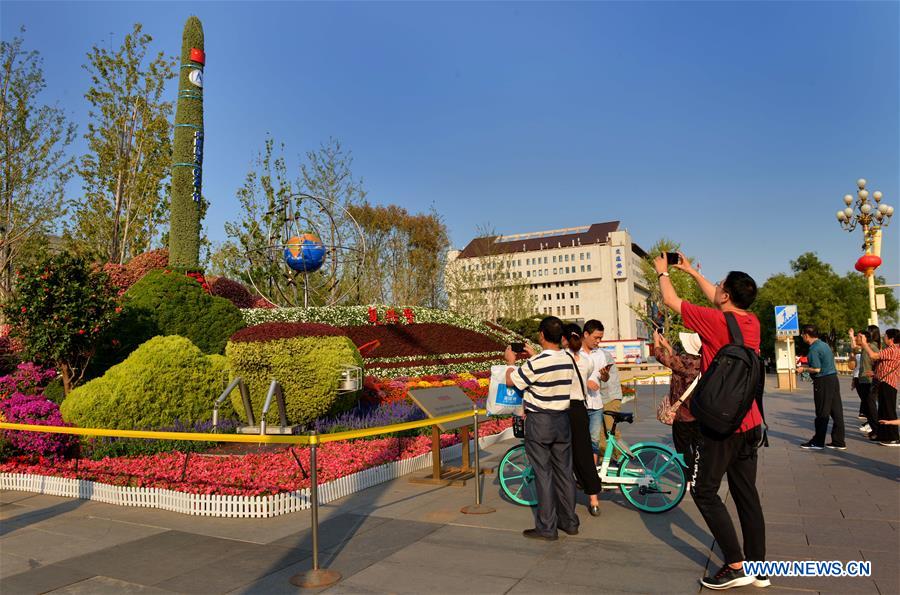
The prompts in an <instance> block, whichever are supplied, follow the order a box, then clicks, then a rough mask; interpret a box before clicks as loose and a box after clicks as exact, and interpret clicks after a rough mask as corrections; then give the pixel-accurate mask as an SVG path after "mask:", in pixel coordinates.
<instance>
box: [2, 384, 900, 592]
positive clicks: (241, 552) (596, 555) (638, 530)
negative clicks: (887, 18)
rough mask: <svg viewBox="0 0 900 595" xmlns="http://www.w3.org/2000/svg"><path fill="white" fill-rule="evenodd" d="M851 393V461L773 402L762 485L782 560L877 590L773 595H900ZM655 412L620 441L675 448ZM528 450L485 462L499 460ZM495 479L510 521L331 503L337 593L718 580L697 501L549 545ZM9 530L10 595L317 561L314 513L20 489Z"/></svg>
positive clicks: (805, 401)
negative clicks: (838, 570) (843, 574)
mask: <svg viewBox="0 0 900 595" xmlns="http://www.w3.org/2000/svg"><path fill="white" fill-rule="evenodd" d="M842 387H843V396H844V411H845V415H846V417H847V421H848V433H847V435H848V442H849V450H847V451H846V452H837V451H828V450H826V451H813V452H807V451H802V450H800V449H799V448H798V447H797V445H798V444H799V443H800V442H801V441H803V440H806V439H808V438H809V437H810V436H811V430H812V396H811V386H810V384H808V383H801V387H800V390H799V391H798V392H796V393H794V394H788V393H780V392H776V391H774V390H773V391H770V392H769V393H768V394H767V400H766V412H767V416H768V421H769V425H770V437H771V438H770V442H771V446H770V448H767V449H764V450H763V451H762V460H761V465H760V478H759V487H760V492H761V495H762V500H763V509H764V511H765V514H766V521H767V527H766V528H767V533H768V552H769V558H770V559H773V560H803V559H810V560H841V561H845V562H846V561H850V560H867V561H871V562H872V564H873V574H874V576H873V577H871V578H830V579H828V578H773V579H772V582H773V586H772V587H771V588H769V589H768V590H767V591H766V592H768V593H810V592H829V593H881V594H887V593H891V594H894V593H898V592H900V562H898V546H900V538H898V535H900V533H898V531H900V491H898V483H897V480H898V463H900V449H890V448H885V447H881V446H878V445H877V444H870V443H868V442H866V441H864V440H863V438H862V435H861V434H859V433H858V432H857V431H856V427H857V426H858V423H857V421H856V411H857V409H856V408H857V404H858V401H857V398H856V395H855V393H851V392H850V391H849V386H848V383H847V382H846V381H843V380H842ZM657 390H659V394H660V395H661V394H662V390H663V389H657ZM653 401H654V395H653V392H652V389H651V388H649V387H647V388H642V389H641V391H640V395H639V400H638V407H637V413H638V421H637V422H636V423H635V424H634V425H632V426H624V427H623V434H624V436H625V438H626V439H627V440H628V441H631V442H635V441H638V440H644V439H654V440H663V441H666V442H670V440H669V439H668V436H667V433H668V428H667V427H664V426H662V425H661V424H659V423H658V422H657V421H656V420H655V418H654V415H653V411H654V409H655V405H654V402H653ZM626 409H627V407H626ZM513 443H514V442H512V441H509V442H506V443H502V444H498V445H496V446H495V447H492V448H491V449H489V451H485V452H484V454H483V457H484V458H485V459H486V463H487V464H490V463H492V462H493V463H496V462H497V460H498V459H499V457H500V456H502V454H503V452H504V451H505V450H506V448H508V447H509V446H511V445H512V444H513ZM496 482H497V480H496V477H495V476H486V480H485V488H484V492H485V502H486V504H489V505H491V506H493V507H495V508H496V509H497V512H496V513H494V514H489V515H483V516H470V515H464V514H461V513H460V512H459V509H460V507H462V506H464V505H466V504H470V503H472V502H473V489H474V488H473V486H472V485H471V483H470V485H469V486H466V487H465V488H452V487H448V488H433V487H428V486H422V485H413V484H410V483H408V482H407V481H406V479H405V478H404V479H400V480H397V481H394V482H390V483H387V484H383V485H381V486H377V487H375V488H372V489H369V490H366V491H364V492H361V493H359V494H355V495H353V496H350V497H347V498H345V499H343V500H340V501H337V502H334V503H332V504H329V505H327V506H323V507H322V509H321V521H322V522H321V528H320V541H321V549H322V552H323V553H322V554H321V560H322V561H323V566H326V567H329V568H332V569H334V570H337V571H339V572H341V574H342V575H343V580H342V581H341V582H340V583H338V584H337V585H335V586H333V587H331V588H330V589H328V590H327V592H328V593H403V592H405V593H451V592H460V591H464V592H469V593H580V592H594V593H596V592H602V593H626V592H627V593H697V592H699V591H700V590H701V588H700V585H699V583H698V580H699V578H700V577H701V576H702V575H703V574H704V573H705V572H707V571H708V570H714V569H716V568H718V566H719V565H720V561H721V559H720V557H719V556H720V554H719V552H718V550H717V549H716V548H715V545H714V544H713V543H712V541H713V540H712V538H711V537H710V535H709V533H708V531H707V530H706V527H705V525H704V523H703V521H702V519H701V518H700V515H699V514H698V512H697V509H696V507H695V506H694V504H693V502H692V501H691V498H690V495H688V496H686V498H685V500H684V501H683V502H682V504H681V505H680V506H679V507H678V508H676V509H675V510H673V511H670V512H668V513H665V514H660V515H651V514H642V513H639V512H638V511H637V510H635V509H634V508H632V507H630V506H629V505H628V504H627V502H625V500H624V499H623V498H622V497H621V495H619V494H618V492H605V493H604V495H603V514H602V516H601V517H599V518H593V517H591V516H589V515H588V514H587V512H586V510H585V508H584V507H583V506H582V507H580V508H579V516H580V517H581V520H582V525H581V533H580V534H579V535H578V536H575V537H569V536H566V535H564V534H561V535H560V540H559V541H557V542H554V543H544V542H534V541H531V540H527V539H524V538H523V537H522V536H521V530H522V529H525V528H528V527H530V526H532V516H531V514H532V513H531V511H530V509H528V508H524V507H520V506H515V505H512V504H509V503H507V502H505V501H504V500H503V499H502V498H501V497H500V495H499V486H498V485H497V483H496ZM723 497H727V490H726V488H725V487H723ZM581 502H582V504H583V503H584V500H582V501H581ZM728 503H729V506H730V505H731V502H730V499H728ZM0 518H2V524H0V589H2V592H3V593H4V594H12V593H44V592H52V593H72V594H74V593H162V592H177V593H226V592H236V593H289V592H294V591H295V589H294V588H293V587H292V585H290V584H289V582H288V579H289V578H290V577H291V576H292V575H294V574H296V573H298V572H301V571H303V570H306V569H308V568H309V567H310V564H311V559H310V552H311V542H310V533H309V524H310V521H309V513H308V512H303V513H297V514H292V515H287V516H282V517H277V518H274V519H215V518H204V517H191V516H185V515H180V514H176V513H170V512H165V511H159V510H150V509H140V508H123V507H116V506H111V505H107V504H100V503H95V502H88V501H81V500H70V499H66V498H57V497H51V496H41V495H35V494H30V493H25V492H12V491H6V492H2V493H0ZM737 591H743V592H749V591H758V589H754V588H753V587H744V588H741V589H738V590H737Z"/></svg>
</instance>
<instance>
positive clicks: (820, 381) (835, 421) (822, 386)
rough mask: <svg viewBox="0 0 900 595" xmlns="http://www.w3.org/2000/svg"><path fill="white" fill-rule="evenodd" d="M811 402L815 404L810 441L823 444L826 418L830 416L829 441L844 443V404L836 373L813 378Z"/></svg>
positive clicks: (826, 423)
mask: <svg viewBox="0 0 900 595" xmlns="http://www.w3.org/2000/svg"><path fill="white" fill-rule="evenodd" d="M813 402H814V403H815V405H816V422H815V425H816V434H815V436H813V438H812V442H813V443H814V444H818V445H819V446H824V445H825V435H826V434H827V433H828V419H829V418H831V420H832V425H831V441H832V442H834V443H835V444H839V445H845V444H846V443H847V442H846V441H845V439H844V406H843V404H842V403H841V385H840V383H839V382H838V377H837V374H831V375H830V376H822V377H820V378H814V379H813Z"/></svg>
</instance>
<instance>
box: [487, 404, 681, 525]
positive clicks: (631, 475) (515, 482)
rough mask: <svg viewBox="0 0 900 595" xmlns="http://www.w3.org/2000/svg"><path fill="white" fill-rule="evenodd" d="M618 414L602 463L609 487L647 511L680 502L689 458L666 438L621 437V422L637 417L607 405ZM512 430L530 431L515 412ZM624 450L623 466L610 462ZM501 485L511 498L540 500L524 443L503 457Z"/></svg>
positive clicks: (528, 501)
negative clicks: (662, 440)
mask: <svg viewBox="0 0 900 595" xmlns="http://www.w3.org/2000/svg"><path fill="white" fill-rule="evenodd" d="M604 415H608V416H610V417H612V419H613V425H612V428H611V429H610V431H609V432H607V433H606V449H605V451H604V452H603V458H602V459H601V461H600V464H599V465H598V466H597V473H598V474H599V475H600V481H601V482H602V485H603V488H604V489H614V488H616V487H618V488H619V490H621V491H622V495H623V496H625V499H626V500H628V501H629V502H630V503H631V504H632V505H633V506H634V507H635V508H637V509H638V510H641V511H644V512H650V513H660V512H666V511H667V510H671V509H673V508H675V507H676V506H678V504H679V502H681V499H682V498H684V492H685V487H686V482H685V477H684V470H685V463H684V458H683V457H682V456H681V455H680V454H678V453H676V452H675V451H674V450H673V449H671V448H670V447H668V446H666V445H665V444H659V443H657V442H639V443H637V444H634V445H631V446H629V445H627V444H625V443H624V442H623V441H620V440H617V439H616V435H615V432H616V424H618V423H629V424H630V423H633V422H634V414H632V413H621V412H618V411H604ZM513 434H514V435H515V436H516V437H517V438H524V437H525V428H524V420H523V419H522V418H514V423H513ZM614 453H619V466H618V469H616V468H615V467H613V466H611V464H610V462H611V461H612V457H613V454H614ZM499 477H500V486H501V488H502V489H503V493H504V494H505V495H506V497H507V498H509V499H510V500H512V501H513V502H515V503H516V504H521V505H523V506H535V505H536V504H537V490H536V489H535V484H534V470H533V469H532V468H531V465H530V464H529V462H528V455H526V454H525V444H524V443H522V444H518V445H516V446H513V447H512V448H510V449H509V450H508V451H506V454H505V455H503V459H501V461H500V473H499Z"/></svg>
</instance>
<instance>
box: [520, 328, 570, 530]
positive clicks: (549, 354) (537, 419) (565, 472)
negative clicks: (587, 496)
mask: <svg viewBox="0 0 900 595" xmlns="http://www.w3.org/2000/svg"><path fill="white" fill-rule="evenodd" d="M562 334H563V324H562V321H561V320H560V319H559V318H557V317H555V316H548V317H547V318H544V319H543V320H542V321H541V323H540V326H539V327H538V337H539V341H538V342H539V343H540V345H541V348H542V351H541V352H540V353H538V354H535V353H534V352H533V351H532V350H531V347H530V346H528V345H527V344H526V347H525V349H526V352H528V353H529V355H531V357H529V358H528V360H526V361H525V363H523V364H522V365H521V366H519V367H518V368H516V367H515V366H513V364H514V363H515V361H516V354H515V352H513V350H512V348H510V347H507V348H506V352H505V353H504V358H505V360H506V363H507V364H509V368H507V370H506V384H507V386H510V385H512V386H515V387H516V388H518V389H519V390H521V391H522V392H523V404H524V410H525V454H526V455H528V460H529V461H530V462H531V467H532V470H533V471H534V481H535V488H536V490H537V497H538V504H537V514H536V518H535V526H534V528H533V529H526V530H525V531H523V532H522V534H523V535H524V536H525V537H528V538H532V539H544V540H547V541H555V540H556V539H558V533H557V530H559V531H562V532H563V533H568V534H569V535H577V534H578V516H577V515H576V514H575V480H574V478H573V476H572V430H571V426H570V422H569V401H570V398H571V392H572V377H573V375H574V373H575V369H574V364H573V363H572V359H571V358H570V357H569V356H568V355H567V354H566V352H565V351H563V350H562V347H561V342H562Z"/></svg>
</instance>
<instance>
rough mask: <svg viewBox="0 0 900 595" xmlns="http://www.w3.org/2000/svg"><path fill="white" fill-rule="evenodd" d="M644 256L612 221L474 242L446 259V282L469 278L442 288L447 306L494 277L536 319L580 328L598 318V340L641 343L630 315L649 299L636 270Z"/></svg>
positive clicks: (485, 287) (639, 327) (642, 334)
mask: <svg viewBox="0 0 900 595" xmlns="http://www.w3.org/2000/svg"><path fill="white" fill-rule="evenodd" d="M644 256H646V253H645V252H644V250H642V249H641V248H640V247H639V246H638V245H637V244H635V243H633V242H632V241H631V235H630V234H629V233H628V231H627V230H625V229H620V225H619V222H618V221H611V222H606V223H595V224H593V225H589V226H583V227H573V228H567V229H556V230H549V231H540V232H533V233H521V234H514V235H506V236H494V237H487V238H476V239H474V240H472V241H471V242H469V244H468V245H467V246H466V247H465V248H464V249H462V250H453V251H451V252H450V253H449V255H448V259H447V260H448V264H447V267H448V276H449V275H454V274H455V275H457V278H458V277H459V276H460V273H462V274H463V275H465V276H466V278H467V279H469V280H470V282H469V283H468V284H467V285H465V286H460V284H458V283H457V284H450V283H448V284H447V287H448V288H449V293H450V295H449V297H450V307H451V308H453V307H454V305H455V304H456V303H458V302H459V301H460V296H459V295H454V293H455V292H457V293H459V292H479V291H481V292H486V291H490V287H491V286H492V284H494V283H495V281H496V278H497V276H498V275H499V276H500V277H501V282H503V283H507V284H510V285H517V286H519V287H520V288H525V289H526V290H527V291H528V292H529V293H530V294H531V296H532V297H533V298H534V300H535V304H536V310H537V313H539V314H543V315H551V314H552V315H554V316H558V317H560V318H562V319H564V320H572V321H575V322H578V323H581V324H583V323H584V321H586V320H589V319H592V318H595V319H597V320H600V321H601V322H602V323H603V326H604V327H605V329H606V333H605V336H604V340H606V341H610V340H613V341H629V340H635V339H645V340H646V339H648V338H649V336H648V332H647V331H648V329H647V328H646V325H645V324H644V323H643V321H641V320H640V318H639V317H638V315H637V313H636V312H635V309H637V310H638V311H640V312H645V311H646V303H647V298H648V296H649V290H648V288H647V282H646V280H645V279H644V276H643V274H642V272H641V268H640V266H639V263H640V261H641V259H642V258H644ZM492 279H493V280H492ZM454 285H455V287H454ZM488 309H489V308H486V310H488ZM495 313H496V312H494V311H485V312H484V313H483V316H484V317H485V318H491V317H493V314H495Z"/></svg>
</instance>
